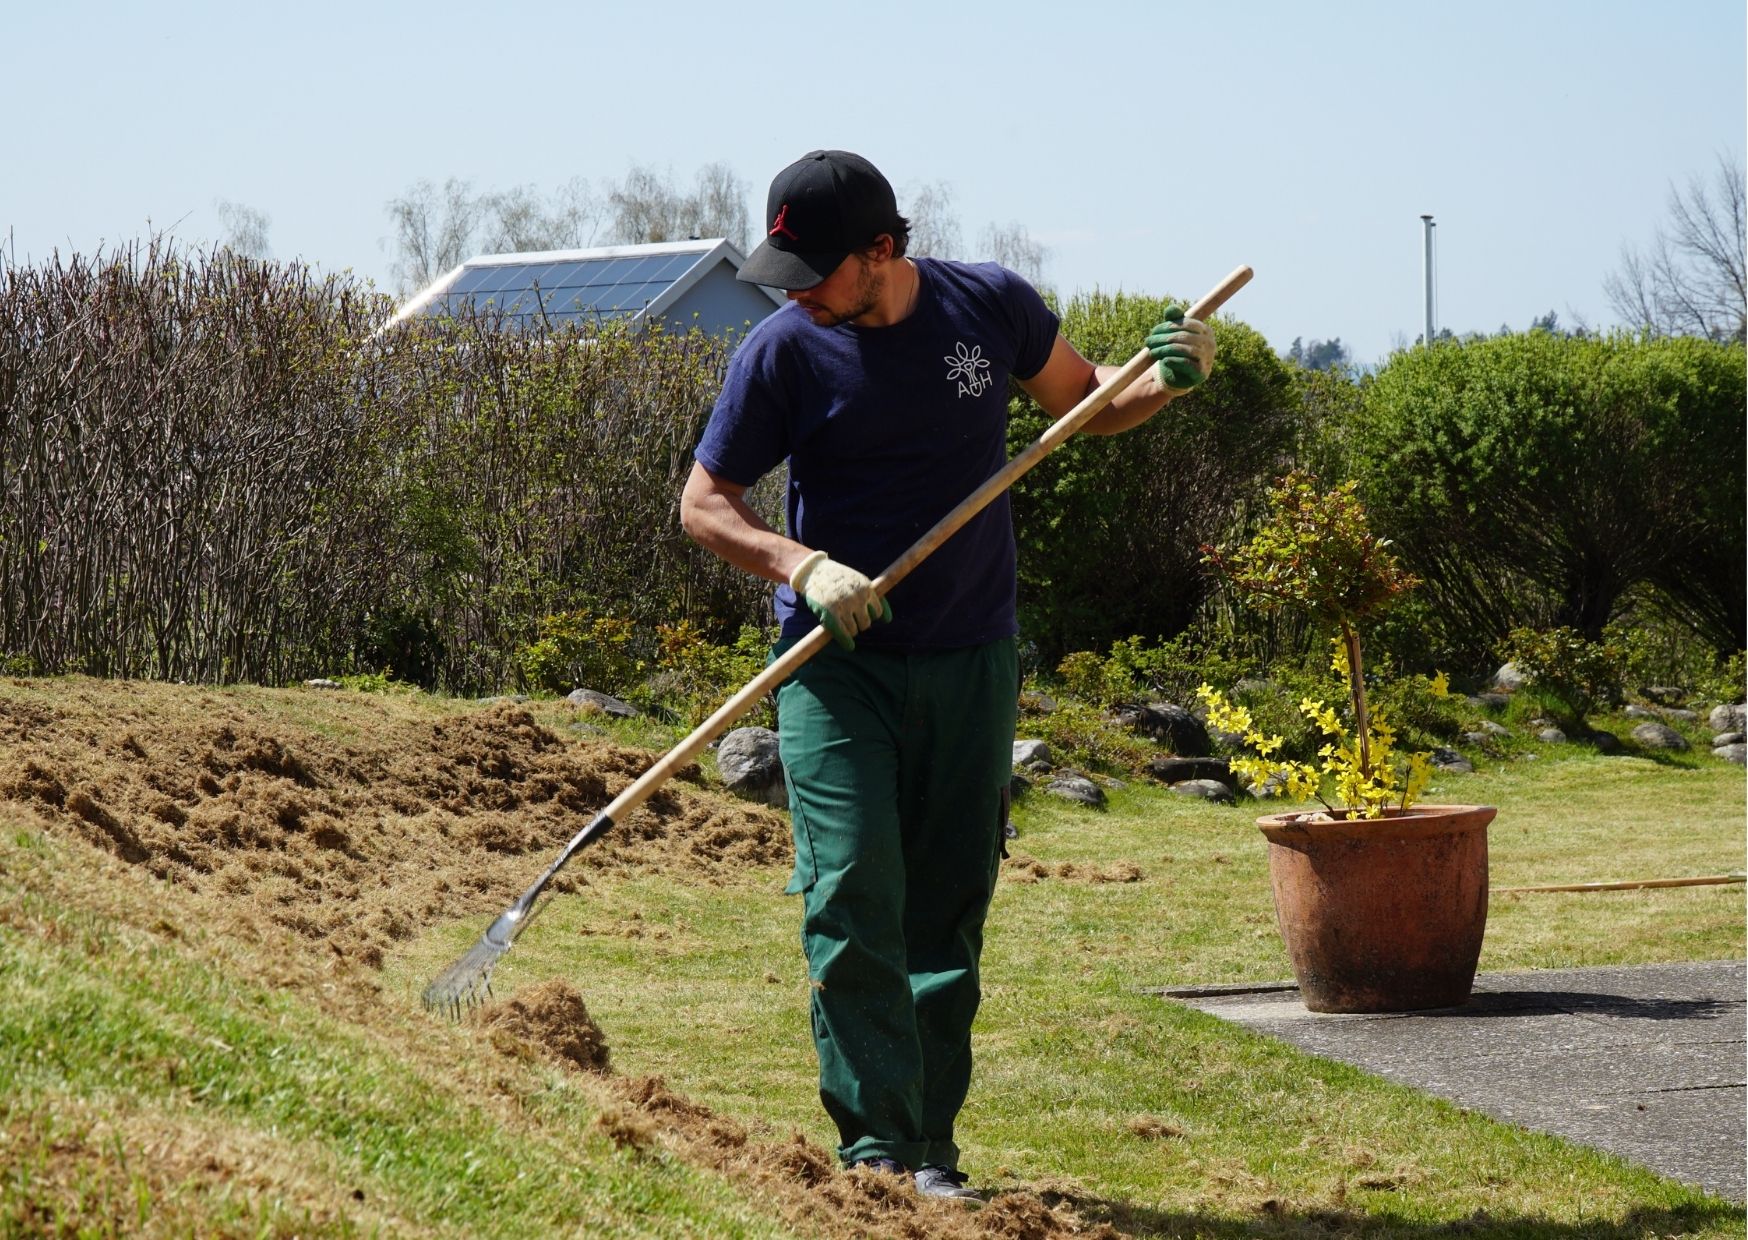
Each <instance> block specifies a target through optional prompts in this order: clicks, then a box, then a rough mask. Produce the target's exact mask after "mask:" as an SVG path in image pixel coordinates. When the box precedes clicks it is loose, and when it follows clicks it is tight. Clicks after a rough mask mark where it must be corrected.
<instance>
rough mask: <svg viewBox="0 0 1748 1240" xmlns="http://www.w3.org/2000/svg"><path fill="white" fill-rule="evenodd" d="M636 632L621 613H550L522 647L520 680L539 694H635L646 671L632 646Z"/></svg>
mask: <svg viewBox="0 0 1748 1240" xmlns="http://www.w3.org/2000/svg"><path fill="white" fill-rule="evenodd" d="M634 632H635V629H634V626H633V625H632V622H631V621H629V620H626V619H624V618H622V617H619V616H598V615H593V614H591V613H590V612H588V611H581V610H579V611H564V612H557V613H555V614H553V615H549V616H544V617H542V618H541V620H540V624H539V626H538V629H537V632H536V636H535V639H534V640H533V641H532V642H530V643H529V644H528V645H526V646H523V647H521V648H520V649H519V650H517V651H516V654H515V659H514V663H515V668H516V676H517V681H518V683H519V684H520V685H521V686H522V687H523V688H524V689H526V690H528V691H529V692H533V693H553V694H558V695H560V696H563V695H564V694H567V693H569V692H570V691H571V690H573V689H579V688H583V689H594V690H596V691H597V692H600V693H610V694H614V695H615V696H630V695H632V694H633V693H634V692H635V691H636V690H637V689H638V688H639V687H640V685H641V683H642V681H641V675H642V671H643V663H642V662H641V661H640V660H639V659H638V658H637V657H636V654H635V652H634V651H633V649H632V638H633V636H634Z"/></svg>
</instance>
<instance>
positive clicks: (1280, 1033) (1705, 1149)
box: [1160, 960, 1748, 1202]
mask: <svg viewBox="0 0 1748 1240" xmlns="http://www.w3.org/2000/svg"><path fill="white" fill-rule="evenodd" d="M1160 993H1162V994H1164V995H1165V996H1166V997H1168V998H1171V999H1173V1000H1175V1001H1176V1002H1179V1003H1183V1004H1186V1005H1187V1006H1190V1007H1193V1008H1196V1009H1198V1010H1200V1011H1203V1012H1207V1013H1209V1014H1210V1015H1213V1016H1218V1017H1220V1018H1221V1019H1222V1020H1229V1021H1232V1022H1233V1023H1235V1024H1239V1025H1242V1026H1244V1027H1245V1028H1247V1029H1251V1030H1254V1031H1256V1032H1258V1033H1264V1034H1268V1035H1271V1036H1273V1037H1277V1038H1280V1039H1281V1040H1283V1041H1285V1042H1290V1043H1292V1044H1293V1045H1295V1046H1298V1047H1300V1048H1301V1049H1303V1050H1307V1051H1310V1052H1311V1053H1312V1054H1315V1055H1321V1056H1324V1057H1325V1058H1329V1059H1335V1060H1339V1061H1341V1062H1343V1063H1348V1064H1353V1065H1355V1066H1356V1067H1360V1068H1364V1069H1365V1070H1367V1071H1369V1072H1373V1073H1376V1074H1377V1075H1378V1076H1381V1077H1384V1078H1385V1079H1387V1080H1391V1081H1396V1082H1398V1083H1400V1084H1404V1085H1411V1086H1414V1087H1415V1088H1418V1089H1423V1090H1426V1091H1427V1092H1428V1093H1431V1094H1435V1095H1437V1096H1439V1097H1441V1098H1447V1099H1449V1100H1451V1101H1452V1102H1455V1103H1458V1104H1459V1105H1462V1106H1466V1107H1470V1108H1472V1109H1474V1110H1477V1111H1480V1112H1482V1113H1484V1114H1487V1115H1491V1116H1493V1117H1494V1118H1496V1119H1502V1120H1505V1121H1507V1122H1508V1123H1514V1124H1519V1125H1521V1126H1523V1127H1526V1128H1533V1129H1536V1130H1537V1131H1540V1132H1549V1133H1553V1134H1555V1135H1557V1136H1561V1137H1565V1138H1567V1139H1569V1140H1572V1141H1577V1142H1580V1143H1582V1144H1584V1145H1589V1146H1593V1147H1595V1148H1597V1149H1601V1150H1606V1151H1608V1152H1609V1153H1611V1154H1617V1155H1619V1156H1620V1157H1622V1158H1627V1159H1630V1160H1631V1161H1633V1162H1636V1163H1639V1164H1640V1165H1642V1166H1646V1167H1649V1168H1650V1169H1651V1170H1653V1171H1656V1172H1658V1173H1659V1174H1661V1175H1666V1176H1669V1177H1671V1178H1672V1179H1677V1180H1681V1181H1684V1182H1685V1183H1689V1184H1695V1185H1698V1186H1700V1187H1701V1188H1704V1189H1705V1190H1706V1191H1708V1192H1711V1193H1715V1194H1717V1195H1718V1196H1721V1197H1727V1198H1729V1199H1731V1200H1733V1201H1737V1202H1741V1201H1743V1200H1744V1199H1745V1197H1748V1185H1745V1184H1744V1180H1745V1179H1748V1090H1745V1088H1744V1082H1745V1080H1748V1038H1745V1014H1748V1002H1745V1000H1748V964H1745V963H1744V962H1743V961H1740V960H1725V961H1711V962H1705V963H1699V964H1668V965H1636V966H1629V967H1622V968H1590V969H1545V970H1535V971H1532V972H1524V973H1484V974H1481V975H1480V976H1478V977H1477V978H1476V979H1475V988H1474V993H1473V994H1472V996H1471V997H1470V1000H1469V1002H1468V1003H1466V1004H1464V1005H1463V1006H1462V1007H1456V1008H1442V1009H1439V1010H1436V1011H1430V1012H1403V1013H1388V1014H1379V1015H1332V1014H1327V1013H1317V1012H1309V1011H1307V1010H1306V1009H1305V1006H1304V1004H1303V1003H1301V1002H1300V1001H1299V992H1298V990H1297V988H1296V987H1294V986H1293V984H1292V983H1290V982H1280V983H1266V984H1262V985H1257V986H1237V987H1219V986H1214V987H1184V988H1177V989H1167V990H1164V991H1162V992H1160Z"/></svg>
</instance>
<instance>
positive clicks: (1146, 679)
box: [1056, 633, 1242, 706]
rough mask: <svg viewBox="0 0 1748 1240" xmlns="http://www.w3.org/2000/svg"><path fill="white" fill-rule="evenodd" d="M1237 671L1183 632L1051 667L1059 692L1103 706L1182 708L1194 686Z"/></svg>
mask: <svg viewBox="0 0 1748 1240" xmlns="http://www.w3.org/2000/svg"><path fill="white" fill-rule="evenodd" d="M1241 671H1242V666H1241V664H1240V663H1239V661H1238V660H1235V659H1233V658H1230V657H1228V656H1226V655H1223V654H1221V653H1220V652H1219V651H1217V650H1203V649H1201V648H1199V647H1198V646H1197V645H1196V642H1195V640H1194V638H1192V637H1191V636H1190V635H1189V634H1187V633H1180V634H1179V635H1178V636H1176V637H1173V638H1171V639H1170V640H1169V641H1163V642H1158V643H1155V644H1149V643H1148V641H1147V639H1146V638H1144V637H1124V638H1119V639H1118V640H1117V641H1115V642H1113V643H1112V644H1111V649H1110V653H1109V654H1106V655H1100V654H1098V653H1097V652H1096V651H1091V650H1078V651H1076V652H1074V653H1073V654H1070V655H1067V656H1065V657H1064V658H1063V659H1062V661H1061V662H1060V663H1058V664H1057V665H1056V675H1057V678H1058V680H1059V682H1060V683H1061V685H1062V687H1063V689H1064V690H1066V691H1067V692H1069V693H1071V694H1073V695H1074V696H1076V697H1079V698H1084V699H1085V700H1087V701H1089V702H1098V703H1100V704H1101V705H1105V706H1115V705H1118V704H1120V703H1124V702H1135V701H1139V700H1140V699H1142V698H1143V697H1162V698H1165V699H1166V700H1168V701H1172V702H1176V703H1178V704H1179V705H1187V704H1188V703H1190V702H1191V701H1193V700H1194V699H1195V692H1196V686H1197V685H1200V684H1202V683H1204V682H1212V683H1214V684H1226V683H1229V682H1231V681H1232V680H1234V679H1236V678H1237V676H1238V675H1239V674H1241Z"/></svg>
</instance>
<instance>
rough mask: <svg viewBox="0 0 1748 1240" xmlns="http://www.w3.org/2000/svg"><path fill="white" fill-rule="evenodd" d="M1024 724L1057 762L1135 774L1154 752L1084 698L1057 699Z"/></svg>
mask: <svg viewBox="0 0 1748 1240" xmlns="http://www.w3.org/2000/svg"><path fill="white" fill-rule="evenodd" d="M1025 727H1026V729H1027V730H1028V731H1030V732H1034V733H1035V734H1036V735H1037V737H1038V739H1039V740H1042V741H1045V742H1047V743H1048V744H1049V746H1050V751H1051V754H1052V756H1053V757H1054V759H1055V762H1056V765H1057V766H1075V767H1080V768H1081V769H1083V770H1088V771H1108V772H1113V773H1121V774H1135V773H1137V772H1139V771H1140V770H1142V769H1143V768H1144V767H1145V766H1146V765H1147V763H1148V761H1149V760H1151V759H1152V758H1153V757H1154V756H1155V754H1156V753H1157V750H1156V749H1155V748H1154V747H1153V746H1152V745H1150V744H1148V743H1147V742H1146V741H1143V740H1141V739H1140V738H1138V737H1135V736H1132V735H1130V734H1129V733H1128V732H1126V731H1124V730H1123V728H1121V727H1120V726H1118V725H1117V724H1115V723H1113V722H1112V721H1111V720H1110V719H1109V718H1107V717H1106V715H1105V713H1104V712H1103V711H1101V710H1099V709H1098V708H1097V707H1095V706H1091V705H1088V704H1087V703H1085V702H1076V701H1067V702H1061V703H1059V704H1058V705H1057V707H1056V709H1055V710H1053V711H1051V712H1050V713H1049V714H1045V715H1038V716H1036V717H1032V718H1029V719H1028V720H1027V722H1026V724H1025Z"/></svg>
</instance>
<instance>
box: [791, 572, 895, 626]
mask: <svg viewBox="0 0 1748 1240" xmlns="http://www.w3.org/2000/svg"><path fill="white" fill-rule="evenodd" d="M789 588H790V589H792V590H794V591H795V593H796V596H797V597H799V598H801V599H803V600H805V601H806V603H807V605H808V606H809V607H810V608H812V609H813V614H814V615H816V616H818V617H819V622H820V623H821V624H823V625H825V627H826V629H827V630H828V631H829V632H830V633H831V635H832V636H833V637H834V638H836V639H837V643H838V645H840V646H842V647H843V648H844V649H845V650H854V649H855V648H856V643H855V641H854V640H853V639H854V638H855V636H856V634H858V633H861V632H863V631H865V630H866V629H867V628H868V627H869V626H870V625H872V624H873V623H874V622H875V621H876V620H890V619H892V604H890V603H888V602H887V601H886V600H885V599H883V598H881V597H880V596H879V595H878V594H876V593H874V583H873V582H872V581H870V580H868V578H867V576H866V575H864V574H862V573H859V572H857V571H856V570H855V569H853V568H851V567H850V566H849V565H848V564H839V563H838V562H837V561H836V560H834V559H832V558H831V557H830V556H828V555H826V553H825V552H823V551H815V552H814V553H813V554H812V555H810V556H808V557H807V558H806V559H805V560H803V561H801V563H799V564H797V565H796V566H795V571H794V572H793V573H790V574H789Z"/></svg>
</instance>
